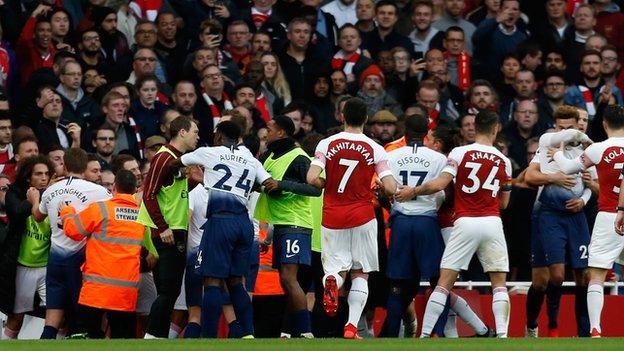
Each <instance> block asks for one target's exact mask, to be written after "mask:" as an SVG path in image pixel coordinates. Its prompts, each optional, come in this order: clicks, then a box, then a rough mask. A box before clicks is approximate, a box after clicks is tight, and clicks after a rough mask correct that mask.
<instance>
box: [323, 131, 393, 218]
mask: <svg viewBox="0 0 624 351" xmlns="http://www.w3.org/2000/svg"><path fill="white" fill-rule="evenodd" d="M312 164H314V165H317V166H320V167H321V168H324V169H325V174H326V180H325V195H324V198H323V226H324V227H326V228H332V229H343V228H353V227H357V226H360V225H362V224H365V223H367V222H368V221H370V220H372V219H373V218H375V213H374V208H373V202H372V201H373V196H374V194H373V191H372V189H371V182H372V179H373V176H374V174H375V173H377V174H378V175H379V176H380V178H381V177H383V176H386V175H389V174H390V169H389V167H388V162H387V154H386V152H385V151H384V149H383V148H382V147H381V145H379V144H377V143H375V142H374V141H373V140H372V139H370V138H368V137H366V136H365V135H364V134H354V133H347V132H342V133H339V134H336V135H334V136H331V137H329V138H327V139H323V140H321V142H320V143H319V145H318V146H317V149H316V153H315V158H314V161H312Z"/></svg>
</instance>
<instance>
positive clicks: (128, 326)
mask: <svg viewBox="0 0 624 351" xmlns="http://www.w3.org/2000/svg"><path fill="white" fill-rule="evenodd" d="M104 314H106V318H107V319H108V326H109V328H110V331H111V333H110V336H111V338H112V339H132V338H134V337H135V336H136V331H135V329H136V314H135V313H134V312H121V311H112V310H106V309H101V308H95V307H90V306H85V305H78V322H77V327H76V331H77V332H78V333H87V334H88V336H89V338H91V339H102V338H104V331H103V330H102V317H103V316H104Z"/></svg>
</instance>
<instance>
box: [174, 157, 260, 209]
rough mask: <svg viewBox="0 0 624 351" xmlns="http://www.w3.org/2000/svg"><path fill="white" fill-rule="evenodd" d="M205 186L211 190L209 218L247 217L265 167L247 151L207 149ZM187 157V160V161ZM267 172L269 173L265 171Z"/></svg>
mask: <svg viewBox="0 0 624 351" xmlns="http://www.w3.org/2000/svg"><path fill="white" fill-rule="evenodd" d="M202 149H204V150H203V151H206V152H207V154H206V155H205V157H203V159H204V186H205V187H206V188H207V189H209V200H208V208H207V215H208V216H210V215H211V214H218V213H221V214H225V213H230V214H247V207H246V203H247V198H248V197H249V194H250V193H251V190H252V188H253V185H254V183H255V182H256V178H257V176H258V171H259V169H262V171H264V169H263V168H262V165H261V164H260V162H259V161H258V160H256V159H255V158H254V157H253V155H252V154H251V153H250V152H249V150H247V149H246V148H231V147H230V148H228V147H225V146H216V147H204V148H200V149H198V150H196V151H195V152H198V151H202ZM185 156H186V155H184V156H183V157H185ZM264 172H265V171H264Z"/></svg>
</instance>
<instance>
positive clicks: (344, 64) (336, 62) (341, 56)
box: [331, 49, 362, 75]
mask: <svg viewBox="0 0 624 351" xmlns="http://www.w3.org/2000/svg"><path fill="white" fill-rule="evenodd" d="M361 54H362V51H361V50H360V49H357V50H355V52H354V53H353V54H351V56H349V57H348V58H347V57H345V55H346V54H345V52H344V51H343V50H338V52H337V53H336V54H335V55H334V57H333V58H332V60H331V66H332V69H333V70H342V71H344V73H345V74H346V75H349V74H352V73H353V66H355V63H356V62H358V60H359V59H360V55H361Z"/></svg>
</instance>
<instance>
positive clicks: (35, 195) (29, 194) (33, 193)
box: [26, 186, 41, 205]
mask: <svg viewBox="0 0 624 351" xmlns="http://www.w3.org/2000/svg"><path fill="white" fill-rule="evenodd" d="M40 197H41V194H40V193H39V190H38V189H37V188H35V187H32V186H31V187H30V188H28V190H27V191H26V199H27V200H28V202H30V204H31V205H32V204H34V203H37V202H39V198H40Z"/></svg>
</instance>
